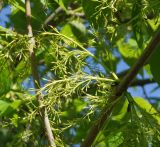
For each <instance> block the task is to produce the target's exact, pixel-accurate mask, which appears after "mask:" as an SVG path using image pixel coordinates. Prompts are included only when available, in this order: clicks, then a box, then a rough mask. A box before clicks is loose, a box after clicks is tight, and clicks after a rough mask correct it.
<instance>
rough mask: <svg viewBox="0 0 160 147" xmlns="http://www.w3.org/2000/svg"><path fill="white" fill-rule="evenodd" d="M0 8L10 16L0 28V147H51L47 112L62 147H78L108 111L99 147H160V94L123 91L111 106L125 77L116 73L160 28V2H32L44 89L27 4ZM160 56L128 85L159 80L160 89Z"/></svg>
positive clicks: (14, 1)
mask: <svg viewBox="0 0 160 147" xmlns="http://www.w3.org/2000/svg"><path fill="white" fill-rule="evenodd" d="M0 8H1V9H0V11H3V10H4V9H6V8H7V10H8V11H10V14H9V15H8V16H7V17H8V19H9V21H7V22H5V26H0V126H1V127H0V146H4V147H5V146H8V147H10V146H38V147H39V146H48V145H49V141H48V138H47V136H46V133H45V128H44V125H43V123H42V121H41V117H40V115H41V114H40V110H41V109H43V108H44V107H45V108H46V109H47V113H48V117H49V121H50V124H51V128H52V132H53V135H54V138H55V144H56V145H57V146H60V147H61V146H75V145H77V146H79V145H80V144H81V143H82V142H83V141H84V140H85V138H86V136H87V135H89V133H88V131H89V129H90V128H91V126H92V125H94V124H95V123H96V121H98V119H99V115H100V113H101V111H102V109H103V108H105V107H106V108H108V109H110V108H112V109H111V111H112V113H111V115H110V116H109V118H108V119H107V120H106V122H105V124H104V125H103V127H102V129H101V130H100V131H99V132H98V135H97V136H96V138H95V140H94V142H93V146H97V147H103V146H104V147H107V146H108V147H117V146H127V147H128V146H133V147H135V146H136V147H138V146H140V147H148V146H149V145H151V146H157V147H158V146H159V143H160V116H159V106H160V103H159V95H158V97H157V98H152V97H150V96H149V95H148V96H147V95H146V97H144V98H141V97H132V96H131V94H130V93H129V92H127V91H125V92H123V94H122V95H121V96H120V97H119V98H117V99H115V101H110V99H111V98H113V97H114V91H115V90H116V87H117V85H118V84H119V83H120V81H121V80H123V78H124V77H125V76H126V73H127V71H122V72H121V73H117V71H118V70H119V69H118V68H120V67H119V66H118V64H119V63H120V62H121V61H122V60H123V61H124V62H125V64H127V65H128V66H129V67H130V68H131V67H132V66H133V65H134V63H135V62H136V61H137V60H138V59H139V57H140V56H141V54H143V52H144V50H145V48H146V47H147V46H148V44H149V42H150V40H151V38H152V37H153V36H154V34H155V31H156V30H158V29H159V25H160V17H159V16H160V1H159V0H31V8H32V13H31V14H32V28H33V35H34V39H35V45H34V51H35V54H36V60H35V62H36V64H37V66H38V69H37V70H38V73H39V79H40V84H41V85H39V88H38V89H35V87H34V80H33V75H32V73H33V71H32V70H33V69H32V68H31V64H30V63H31V58H30V56H29V53H30V52H29V42H30V37H29V36H28V35H27V21H26V14H25V11H26V10H25V1H24V0H5V1H2V0H1V1H0ZM0 13H1V12H0ZM159 42H160V38H159ZM159 58H160V49H158V47H157V50H156V51H155V52H154V53H153V54H152V56H151V57H150V59H149V60H147V61H146V62H145V65H144V66H143V68H142V69H141V70H140V71H139V73H138V76H136V77H135V79H134V80H133V81H132V83H131V84H130V87H136V86H141V87H142V88H143V89H144V86H145V85H147V84H149V83H157V87H156V89H158V88H159V84H160V74H159V73H160V67H159ZM35 70H36V69H35ZM146 74H147V75H148V77H149V78H147V79H146ZM156 89H153V91H154V90H156ZM144 93H146V89H144ZM39 94H40V95H42V97H43V99H42V100H41V103H40V104H39V103H38V101H37V98H36V96H37V95H39ZM147 99H148V100H147Z"/></svg>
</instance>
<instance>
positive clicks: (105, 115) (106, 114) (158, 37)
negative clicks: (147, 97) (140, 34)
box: [81, 26, 160, 147]
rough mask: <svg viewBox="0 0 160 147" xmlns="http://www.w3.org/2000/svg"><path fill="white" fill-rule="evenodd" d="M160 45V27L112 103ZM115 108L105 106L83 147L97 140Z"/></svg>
mask: <svg viewBox="0 0 160 147" xmlns="http://www.w3.org/2000/svg"><path fill="white" fill-rule="evenodd" d="M159 44H160V26H159V27H158V30H157V33H156V34H155V36H154V37H153V38H152V40H151V41H150V43H149V44H148V46H147V47H146V49H145V50H144V52H143V54H142V55H141V56H140V58H139V59H138V61H137V62H136V63H135V64H134V65H133V66H132V67H131V69H130V70H129V72H128V73H127V74H126V75H125V76H124V78H123V79H122V80H121V81H120V84H119V85H118V87H117V88H116V90H115V91H113V94H112V96H111V97H110V99H109V101H110V102H111V103H113V102H115V101H116V100H117V99H118V98H119V97H120V96H121V95H122V94H123V92H125V91H126V90H127V88H128V87H129V85H130V84H131V82H132V81H133V79H134V78H135V76H136V75H137V73H138V72H139V70H140V69H141V68H142V67H143V65H144V64H145V62H146V61H147V60H148V59H149V57H150V56H151V55H152V54H153V52H154V51H155V50H156V49H157V46H158V45H159ZM113 108H114V106H113V105H112V106H111V107H109V108H108V106H105V108H104V109H103V110H102V112H101V113H100V116H99V117H98V119H97V120H96V121H95V123H94V124H93V125H92V127H91V128H90V130H89V132H88V134H87V136H86V138H85V139H84V141H83V143H82V145H81V147H90V146H91V145H92V144H93V142H94V140H95V139H96V137H97V135H98V133H99V132H100V130H101V129H102V128H103V126H104V125H105V122H106V121H108V120H109V118H110V116H111V114H112V110H113Z"/></svg>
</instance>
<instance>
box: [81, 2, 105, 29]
mask: <svg viewBox="0 0 160 147" xmlns="http://www.w3.org/2000/svg"><path fill="white" fill-rule="evenodd" d="M100 4H101V3H100V2H99V1H98V0H88V1H86V0H82V6H83V10H84V13H85V15H86V17H87V18H88V20H89V21H90V23H91V24H92V25H93V26H94V27H95V28H96V29H97V28H99V27H102V26H104V22H105V21H104V15H101V14H102V13H97V11H99V8H98V6H99V5H100ZM106 14H107V13H106ZM106 14H105V15H106Z"/></svg>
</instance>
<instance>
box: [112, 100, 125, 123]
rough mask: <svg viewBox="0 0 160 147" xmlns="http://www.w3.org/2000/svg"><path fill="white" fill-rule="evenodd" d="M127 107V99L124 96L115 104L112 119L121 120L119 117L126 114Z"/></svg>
mask: <svg viewBox="0 0 160 147" xmlns="http://www.w3.org/2000/svg"><path fill="white" fill-rule="evenodd" d="M127 108H128V101H127V100H126V99H125V98H121V100H120V101H119V102H118V103H117V104H116V106H115V107H114V111H113V116H112V120H116V121H121V119H122V118H123V117H124V116H125V115H126V113H127Z"/></svg>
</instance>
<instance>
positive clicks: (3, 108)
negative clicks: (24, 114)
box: [0, 100, 10, 116]
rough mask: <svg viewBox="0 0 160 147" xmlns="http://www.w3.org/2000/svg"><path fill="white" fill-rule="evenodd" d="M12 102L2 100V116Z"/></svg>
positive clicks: (0, 109)
mask: <svg viewBox="0 0 160 147" xmlns="http://www.w3.org/2000/svg"><path fill="white" fill-rule="evenodd" d="M9 105H10V103H9V102H6V101H3V100H0V116H2V115H3V114H4V113H5V111H6V110H7V109H8V107H9Z"/></svg>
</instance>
